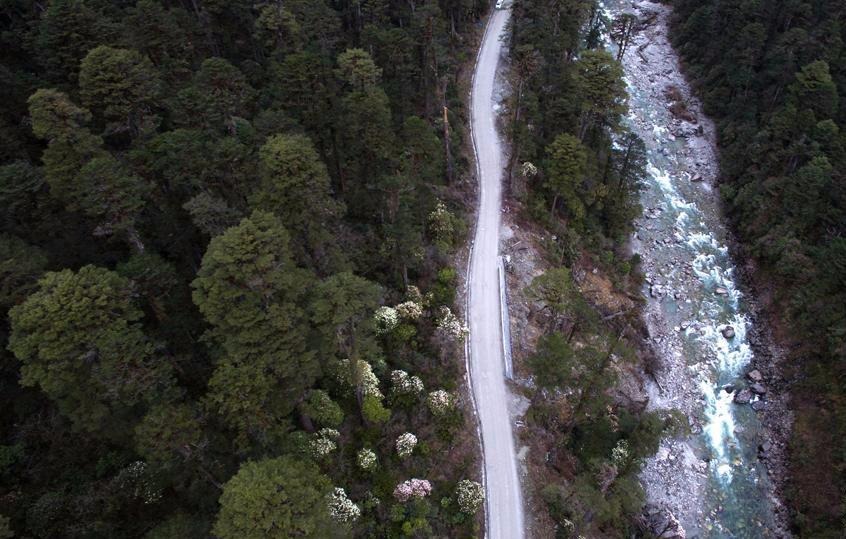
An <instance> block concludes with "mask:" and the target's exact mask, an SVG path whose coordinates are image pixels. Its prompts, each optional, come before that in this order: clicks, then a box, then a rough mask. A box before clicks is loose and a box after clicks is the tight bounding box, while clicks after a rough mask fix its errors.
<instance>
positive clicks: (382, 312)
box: [373, 306, 399, 335]
mask: <svg viewBox="0 0 846 539" xmlns="http://www.w3.org/2000/svg"><path fill="white" fill-rule="evenodd" d="M373 322H374V323H375V325H376V333H378V334H379V335H384V334H386V333H390V332H392V331H393V330H394V329H395V328H396V327H397V324H399V314H398V313H397V310H396V309H394V308H393V307H387V306H384V307H379V308H378V309H376V314H374V315H373Z"/></svg>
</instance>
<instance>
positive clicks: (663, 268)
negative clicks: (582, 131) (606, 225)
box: [606, 0, 776, 538]
mask: <svg viewBox="0 0 846 539" xmlns="http://www.w3.org/2000/svg"><path fill="white" fill-rule="evenodd" d="M623 10H626V11H629V12H632V11H633V12H634V13H636V14H637V15H638V17H639V19H640V20H641V21H645V20H646V21H650V22H649V23H648V24H646V25H644V26H643V27H642V28H641V29H639V31H638V32H637V33H636V34H635V36H634V38H633V40H632V43H631V45H630V46H629V48H628V49H627V52H626V54H625V56H624V58H623V65H624V69H625V82H626V84H627V87H628V92H629V114H628V117H627V119H626V122H625V123H626V126H627V127H628V128H629V129H631V130H632V131H633V132H635V133H637V134H638V135H639V136H640V137H641V138H642V139H643V141H644V143H645V145H646V148H647V156H648V166H647V181H646V186H645V190H644V192H643V195H642V204H643V207H644V215H643V217H642V218H641V219H639V220H638V223H637V224H638V226H637V228H638V231H637V235H636V237H635V238H634V240H633V247H634V249H635V251H636V252H637V253H638V254H639V255H640V256H641V259H642V267H643V268H644V271H645V274H646V284H645V286H644V290H643V293H644V295H645V296H646V297H647V298H648V300H649V302H648V307H647V324H648V327H649V329H650V334H651V335H652V339H653V344H654V346H655V349H656V351H657V352H658V353H659V354H660V355H661V356H662V364H663V365H664V366H665V370H664V371H663V372H662V373H660V374H659V375H658V376H657V383H656V387H655V388H652V389H651V391H650V393H651V406H652V407H654V408H665V409H666V408H676V409H678V410H681V411H682V412H684V413H685V414H686V415H687V416H688V418H689V421H690V426H691V435H690V436H689V437H687V438H686V439H676V440H667V441H665V442H664V443H662V447H661V450H660V451H659V453H658V456H657V457H655V458H653V459H651V460H650V461H649V462H648V463H647V466H646V468H645V471H644V474H643V476H642V479H643V481H644V484H645V488H646V491H647V496H648V498H649V500H650V501H651V502H653V503H656V504H659V505H662V506H664V507H667V508H668V509H670V510H671V511H672V512H673V513H674V514H675V516H676V517H677V518H678V519H679V520H680V521H681V522H682V524H683V526H684V527H685V529H686V530H687V532H688V537H703V538H705V537H708V538H712V537H713V538H717V537H720V538H722V537H771V536H775V534H776V532H775V531H774V530H775V527H774V524H773V523H774V518H773V495H772V485H771V483H770V481H769V479H768V477H767V471H766V468H765V466H763V465H762V463H761V462H760V461H759V459H758V451H757V450H758V444H759V441H760V439H761V435H762V427H761V423H760V421H759V419H758V417H757V415H756V412H755V410H754V409H753V407H754V408H756V409H760V408H762V407H763V406H765V405H766V402H765V401H766V395H765V388H763V387H762V386H760V385H757V386H753V385H752V384H751V383H750V381H749V380H748V379H747V371H748V370H749V368H750V367H749V366H750V362H751V361H752V359H753V351H752V348H751V346H750V343H749V341H748V334H749V332H750V330H751V324H752V319H751V317H750V314H749V309H748V306H747V305H746V304H745V299H744V293H743V291H742V290H741V289H740V287H739V285H738V282H737V276H736V269H735V265H734V262H733V260H732V258H731V255H730V253H729V249H728V233H727V231H726V229H725V225H724V223H723V220H722V215H721V213H720V206H719V193H718V190H717V189H716V188H715V187H713V186H714V185H715V182H716V176H717V173H718V171H717V156H716V150H715V136H714V128H713V125H712V124H711V123H710V122H709V121H708V119H707V118H706V117H705V116H704V115H703V114H702V112H701V110H700V107H699V105H698V104H697V102H696V100H695V99H693V98H692V97H691V93H690V89H689V87H688V85H687V83H686V82H685V81H684V78H683V77H682V75H681V72H680V66H679V62H678V59H677V57H676V56H675V53H674V51H673V50H672V47H671V46H670V44H669V42H668V40H667V37H666V35H667V17H668V14H669V8H668V7H667V6H664V5H662V4H658V3H652V2H648V1H643V0H635V1H634V2H632V1H628V2H620V1H617V0H611V1H608V2H606V15H607V16H608V17H609V18H613V17H615V16H616V15H618V14H619V13H621V12H623ZM612 49H613V47H612ZM673 95H675V96H679V95H681V96H682V97H683V98H684V99H683V101H685V102H687V103H688V104H689V106H690V108H689V110H690V112H691V115H692V116H690V117H689V119H688V120H689V121H688V120H683V119H680V118H678V117H677V116H676V115H674V114H673V113H672V112H671V111H670V105H671V104H672V102H673V101H674V100H675V98H673V97H672V96H673ZM676 111H677V112H678V108H677V109H676ZM753 389H754V390H755V391H753ZM740 392H743V396H744V398H741V399H739V400H741V401H744V400H746V402H743V403H742V404H740V403H737V402H735V400H736V396H737V395H738V394H739V393H740ZM746 397H748V399H746Z"/></svg>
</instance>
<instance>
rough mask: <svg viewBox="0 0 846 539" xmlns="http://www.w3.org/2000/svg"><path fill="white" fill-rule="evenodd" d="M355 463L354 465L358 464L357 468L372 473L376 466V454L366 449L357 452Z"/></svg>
mask: <svg viewBox="0 0 846 539" xmlns="http://www.w3.org/2000/svg"><path fill="white" fill-rule="evenodd" d="M355 461H356V464H358V467H359V468H361V469H362V470H364V471H365V472H372V471H373V470H375V469H376V466H377V465H378V462H377V460H376V453H374V452H373V451H371V450H370V449H367V448H363V449H359V450H358V454H357V455H356V459H355Z"/></svg>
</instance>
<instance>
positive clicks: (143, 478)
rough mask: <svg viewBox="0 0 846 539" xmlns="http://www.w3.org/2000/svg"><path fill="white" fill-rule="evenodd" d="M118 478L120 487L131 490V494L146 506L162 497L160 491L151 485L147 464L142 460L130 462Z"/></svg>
mask: <svg viewBox="0 0 846 539" xmlns="http://www.w3.org/2000/svg"><path fill="white" fill-rule="evenodd" d="M118 477H119V480H120V484H121V486H123V487H124V488H127V489H130V490H132V494H133V495H134V496H135V497H136V498H138V499H140V500H141V501H143V502H144V504H146V505H149V504H152V503H156V502H157V501H159V500H160V499H161V497H162V491H161V489H159V488H156V487H155V486H154V485H153V484H152V483H151V481H150V475H149V474H148V473H147V463H146V462H144V461H143V460H136V461H134V462H131V463H130V464H129V465H128V466H127V467H126V468H124V469H123V470H122V471H121V472H120V475H119V476H118Z"/></svg>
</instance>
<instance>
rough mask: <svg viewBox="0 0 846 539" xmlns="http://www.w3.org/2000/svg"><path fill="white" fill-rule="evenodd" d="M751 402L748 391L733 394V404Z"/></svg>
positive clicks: (742, 390)
mask: <svg viewBox="0 0 846 539" xmlns="http://www.w3.org/2000/svg"><path fill="white" fill-rule="evenodd" d="M751 400H752V392H751V391H749V390H748V389H741V390H740V391H738V392H737V393H735V394H734V402H735V403H737V404H749V401H751Z"/></svg>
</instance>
